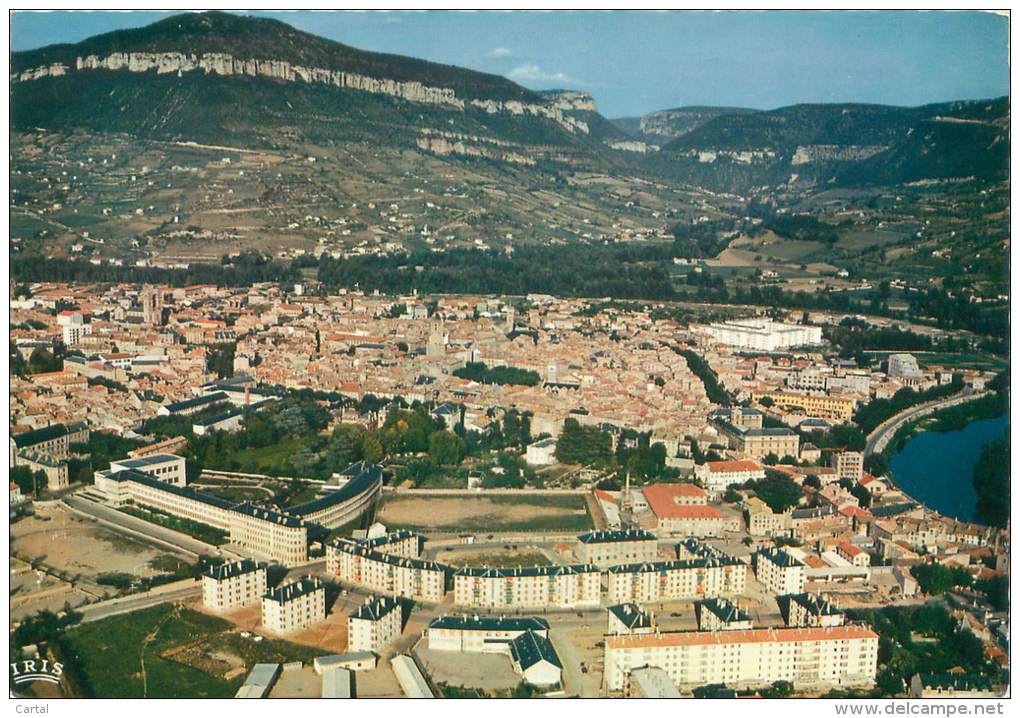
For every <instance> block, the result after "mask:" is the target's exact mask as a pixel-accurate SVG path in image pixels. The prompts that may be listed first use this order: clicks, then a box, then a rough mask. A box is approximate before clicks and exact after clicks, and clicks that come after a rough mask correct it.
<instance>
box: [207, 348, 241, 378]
mask: <svg viewBox="0 0 1020 718" xmlns="http://www.w3.org/2000/svg"><path fill="white" fill-rule="evenodd" d="M236 349H237V344H216V345H215V346H212V347H209V349H208V350H207V351H206V354H205V370H206V371H209V372H213V373H215V374H216V376H218V377H219V378H220V379H228V378H230V377H232V376H234V352H235V351H236Z"/></svg>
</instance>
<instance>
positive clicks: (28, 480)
mask: <svg viewBox="0 0 1020 718" xmlns="http://www.w3.org/2000/svg"><path fill="white" fill-rule="evenodd" d="M10 473H11V482H12V483H14V484H17V486H18V489H20V490H21V495H22V496H37V495H38V494H40V493H41V492H43V491H45V490H46V486H47V483H48V481H49V480H48V479H47V478H46V472H45V471H35V472H33V471H32V470H31V469H30V468H28V467H27V466H15V467H12V468H11V472H10Z"/></svg>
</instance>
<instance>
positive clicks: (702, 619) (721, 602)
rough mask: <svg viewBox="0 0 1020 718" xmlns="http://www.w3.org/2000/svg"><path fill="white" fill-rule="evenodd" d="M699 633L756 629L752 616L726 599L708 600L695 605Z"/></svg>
mask: <svg viewBox="0 0 1020 718" xmlns="http://www.w3.org/2000/svg"><path fill="white" fill-rule="evenodd" d="M694 613H695V615H696V617H697V619H698V630H699V631H736V630H746V629H749V628H753V627H754V622H753V620H752V619H751V614H750V613H748V612H747V611H745V610H744V609H742V608H741V607H740V606H738V605H737V604H735V603H733V602H732V601H727V600H726V599H725V598H718V597H717V598H708V599H705V600H704V601H698V602H697V603H695V604H694Z"/></svg>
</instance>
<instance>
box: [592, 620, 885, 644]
mask: <svg viewBox="0 0 1020 718" xmlns="http://www.w3.org/2000/svg"><path fill="white" fill-rule="evenodd" d="M855 638H874V639H876V640H877V639H878V634H877V633H875V632H874V631H872V630H871V629H870V628H868V627H867V626H855V625H847V626H830V627H827V628H751V629H746V630H735V631H680V632H676V633H658V634H653V633H648V634H637V635H630V636H606V648H657V647H662V646H704V645H713V644H716V645H718V644H739V643H790V642H793V641H846V640H850V639H855Z"/></svg>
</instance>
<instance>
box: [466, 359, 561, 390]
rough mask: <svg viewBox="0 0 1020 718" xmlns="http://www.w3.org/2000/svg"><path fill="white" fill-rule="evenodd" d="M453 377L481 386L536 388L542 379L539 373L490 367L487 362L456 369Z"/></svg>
mask: <svg viewBox="0 0 1020 718" xmlns="http://www.w3.org/2000/svg"><path fill="white" fill-rule="evenodd" d="M453 375H454V376H456V377H460V378H461V379H468V380H470V381H476V382H478V383H480V384H520V385H523V386H535V385H536V384H538V382H539V381H541V379H542V378H541V377H540V376H539V375H538V372H537V371H531V370H530V369H519V368H517V367H513V366H494V367H488V366H486V365H485V362H468V363H467V364H466V365H465V366H463V367H461V368H460V369H454V371H453Z"/></svg>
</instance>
